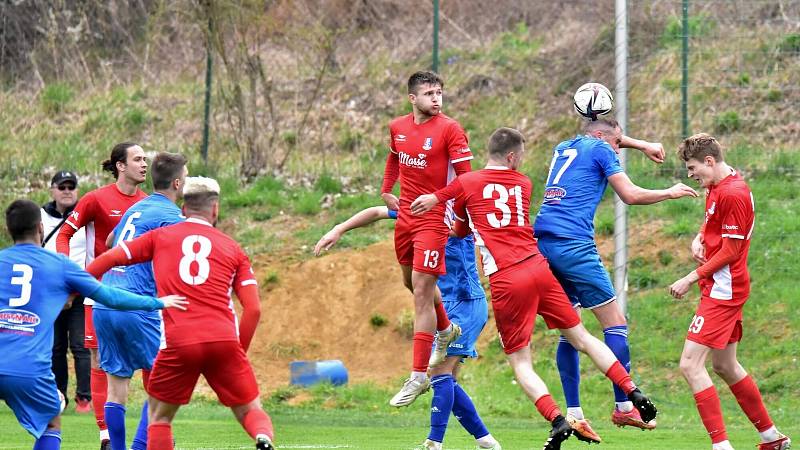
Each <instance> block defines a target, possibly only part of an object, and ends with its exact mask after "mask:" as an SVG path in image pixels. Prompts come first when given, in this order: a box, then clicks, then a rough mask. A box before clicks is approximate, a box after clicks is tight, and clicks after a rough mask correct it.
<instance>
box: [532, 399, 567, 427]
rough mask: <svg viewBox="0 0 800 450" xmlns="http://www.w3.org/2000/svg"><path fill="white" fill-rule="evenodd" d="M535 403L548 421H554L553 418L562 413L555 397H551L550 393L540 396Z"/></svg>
mask: <svg viewBox="0 0 800 450" xmlns="http://www.w3.org/2000/svg"><path fill="white" fill-rule="evenodd" d="M535 404H536V409H537V410H539V414H541V415H542V417H544V419H545V420H546V421H548V422H552V421H553V419H555V418H556V417H557V416H559V415H561V409H559V407H558V405H556V402H554V401H553V397H551V396H550V394H545V395H543V396H541V397H539V398H538V399H537V400H536V403H535Z"/></svg>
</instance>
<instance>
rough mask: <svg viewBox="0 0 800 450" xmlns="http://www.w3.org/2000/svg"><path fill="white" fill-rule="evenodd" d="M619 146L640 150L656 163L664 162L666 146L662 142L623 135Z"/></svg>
mask: <svg viewBox="0 0 800 450" xmlns="http://www.w3.org/2000/svg"><path fill="white" fill-rule="evenodd" d="M619 146H620V147H624V148H633V149H636V150H639V151H641V152H642V153H644V154H645V156H647V157H648V158H650V160H651V161H653V162H655V163H658V164H661V163H663V162H664V156H665V152H664V146H663V145H661V143H660V142H648V141H643V140H641V139H635V138H632V137H630V136H625V135H623V136H622V138H621V139H620V143H619Z"/></svg>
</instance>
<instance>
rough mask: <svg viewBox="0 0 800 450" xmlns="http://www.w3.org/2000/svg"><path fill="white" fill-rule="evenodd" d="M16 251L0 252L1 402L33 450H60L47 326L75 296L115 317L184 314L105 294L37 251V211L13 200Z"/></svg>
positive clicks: (74, 269) (156, 302) (177, 301)
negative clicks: (122, 313)
mask: <svg viewBox="0 0 800 450" xmlns="http://www.w3.org/2000/svg"><path fill="white" fill-rule="evenodd" d="M5 218H6V226H7V227H8V231H9V233H10V234H11V238H12V239H13V240H14V245H13V246H12V247H10V248H7V249H4V250H2V251H0V352H2V354H3V362H2V363H1V364H0V399H3V400H5V402H6V404H8V406H9V407H10V408H11V410H12V411H14V414H15V415H16V416H17V420H18V421H19V423H20V425H22V427H23V428H25V429H26V430H27V431H28V432H29V433H30V434H31V435H33V437H34V438H36V443H35V444H34V447H33V448H34V450H57V449H59V448H61V416H60V413H61V409H62V405H63V404H62V400H63V399H62V398H61V394H60V392H59V391H58V388H57V387H56V379H55V376H54V375H53V371H52V367H51V366H52V362H51V355H52V350H53V322H55V320H56V317H58V314H59V313H60V312H61V310H62V309H63V308H64V305H65V303H67V301H68V298H69V296H70V295H71V294H72V293H73V292H78V293H80V294H81V295H84V296H86V297H92V298H93V299H95V300H96V301H97V302H99V303H103V304H107V305H109V306H113V307H114V308H118V309H142V310H147V311H153V310H156V309H161V308H166V307H176V308H180V309H184V305H186V302H185V301H183V300H182V297H176V296H168V297H164V298H161V299H156V298H153V297H150V296H141V295H136V294H133V293H130V292H127V291H124V290H121V289H116V288H112V287H107V286H103V285H101V284H100V283H98V282H97V280H95V279H94V278H92V277H91V276H90V275H89V274H88V273H86V272H84V271H83V270H82V269H81V268H80V267H79V266H78V265H77V264H75V263H74V262H72V261H70V260H69V259H68V258H67V257H65V256H64V255H60V254H56V253H53V252H51V251H49V250H45V249H43V248H41V247H40V245H41V242H42V239H43V238H44V236H43V230H44V228H43V227H42V216H41V213H40V212H39V207H38V206H37V205H36V204H35V203H33V202H31V201H28V200H16V201H14V202H12V203H11V205H9V207H8V209H6V213H5Z"/></svg>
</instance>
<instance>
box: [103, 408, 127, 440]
mask: <svg viewBox="0 0 800 450" xmlns="http://www.w3.org/2000/svg"><path fill="white" fill-rule="evenodd" d="M104 410H105V413H106V425H107V426H108V436H109V438H110V439H111V450H125V405H120V404H119V403H114V402H106V406H105V408H104Z"/></svg>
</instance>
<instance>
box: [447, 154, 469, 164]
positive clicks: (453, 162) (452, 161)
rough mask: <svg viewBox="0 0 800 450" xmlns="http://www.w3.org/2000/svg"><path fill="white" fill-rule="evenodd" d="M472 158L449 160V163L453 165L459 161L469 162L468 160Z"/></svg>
mask: <svg viewBox="0 0 800 450" xmlns="http://www.w3.org/2000/svg"><path fill="white" fill-rule="evenodd" d="M472 158H473V156H472V155H470V156H465V157H463V158H458V159H451V160H450V162H451V163H452V164H455V163H457V162H461V161H469V160H470V159H472Z"/></svg>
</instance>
